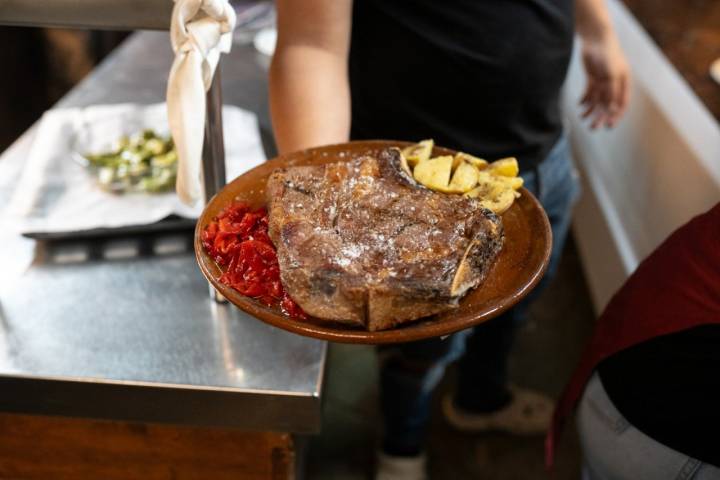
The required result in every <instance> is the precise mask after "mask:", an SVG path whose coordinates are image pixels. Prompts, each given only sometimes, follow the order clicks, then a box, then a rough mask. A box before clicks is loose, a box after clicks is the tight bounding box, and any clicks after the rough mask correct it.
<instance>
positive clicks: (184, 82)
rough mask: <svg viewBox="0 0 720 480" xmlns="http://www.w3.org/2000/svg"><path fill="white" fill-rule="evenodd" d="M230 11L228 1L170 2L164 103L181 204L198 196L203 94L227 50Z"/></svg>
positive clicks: (232, 16) (191, 202) (231, 21)
mask: <svg viewBox="0 0 720 480" xmlns="http://www.w3.org/2000/svg"><path fill="white" fill-rule="evenodd" d="M233 28H235V11H234V10H233V8H232V6H231V5H230V2H228V0H175V7H174V8H173V13H172V20H171V23H170V40H171V42H172V48H173V51H174V52H175V61H174V62H173V65H172V68H171V69H170V77H169V79H168V87H167V107H168V118H169V121H170V131H171V132H172V136H173V140H174V141H175V145H176V148H177V152H178V161H179V164H178V176H177V183H176V190H177V194H178V196H179V197H180V200H182V201H183V202H184V203H185V204H187V205H190V206H192V205H195V203H196V202H197V200H198V198H200V196H201V195H202V187H201V179H200V174H201V155H202V145H203V136H204V126H205V93H206V92H207V91H208V89H209V88H210V84H211V83H212V78H213V75H214V73H215V68H216V67H217V64H218V60H219V59H220V54H221V53H228V52H229V51H230V47H231V45H232V31H233Z"/></svg>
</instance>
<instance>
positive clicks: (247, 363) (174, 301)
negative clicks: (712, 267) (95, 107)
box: [0, 32, 326, 433]
mask: <svg viewBox="0 0 720 480" xmlns="http://www.w3.org/2000/svg"><path fill="white" fill-rule="evenodd" d="M171 61H172V58H171V50H170V46H169V41H168V39H167V33H151V32H142V33H138V34H135V35H134V36H132V37H131V38H130V39H129V40H128V41H127V42H126V43H125V44H124V45H123V46H122V47H121V48H120V49H119V50H117V51H116V52H115V53H114V54H113V55H112V56H111V57H110V58H109V59H108V60H107V61H105V62H104V63H103V64H102V65H100V66H99V67H98V68H97V69H96V70H95V71H94V72H93V73H92V74H91V75H90V76H89V77H88V78H87V79H86V80H85V81H83V82H82V83H81V84H80V85H79V86H78V87H77V88H75V89H74V90H73V91H72V92H70V94H68V95H67V96H66V97H65V98H64V99H63V100H62V101H61V102H60V105H59V106H84V105H91V104H94V103H117V102H140V103H154V102H157V101H162V100H163V97H164V92H165V82H166V78H167V72H168V71H169V67H170V63H171ZM264 61H265V59H263V58H261V57H259V54H257V53H256V52H255V51H254V50H253V49H252V48H250V47H248V46H237V45H236V46H234V48H233V52H232V53H231V55H230V56H229V57H226V58H224V63H223V71H222V74H223V93H224V96H225V98H224V102H225V103H229V104H234V105H238V106H240V107H243V108H246V109H248V110H252V111H255V112H256V113H258V116H259V118H260V123H261V125H262V126H263V128H264V129H265V131H266V132H267V130H268V128H269V124H268V115H267V106H266V84H265V78H266V74H265V71H264V68H263V66H262V65H263V62H264ZM33 132H34V129H31V130H30V131H28V132H27V133H26V134H25V135H24V136H23V137H21V138H20V139H19V140H18V141H17V142H16V143H15V144H14V145H13V146H12V147H11V148H10V149H9V150H8V151H6V152H5V153H4V154H3V155H2V157H0V202H4V201H6V199H7V197H8V196H9V195H10V193H11V190H12V187H13V186H14V178H15V177H16V176H17V175H18V174H19V171H20V170H21V166H22V162H23V159H24V157H25V156H26V154H27V152H28V149H29V148H30V146H31V143H32V142H31V141H32V135H33ZM0 227H2V225H0ZM7 228H8V225H5V226H4V228H2V230H3V231H5V232H7ZM2 235H3V236H0V411H10V412H27V413H39V414H56V415H69V416H80V417H89V418H109V419H118V420H131V421H146V422H154V421H159V422H172V423H181V424H196V425H223V426H236V427H242V428H248V429H258V430H280V431H289V432H296V433H309V432H316V431H318V430H319V427H320V400H321V391H322V377H323V371H324V366H325V354H326V344H325V343H324V342H320V341H316V340H312V339H308V338H303V337H299V336H295V335H292V334H289V333H286V332H284V331H280V330H277V329H274V328H272V327H269V326H267V325H265V324H263V323H260V322H259V321H257V320H255V319H253V318H251V317H249V316H248V315H246V314H244V313H242V312H240V311H239V310H237V309H236V308H234V307H232V306H229V305H218V304H215V303H214V302H213V301H211V300H210V299H209V297H208V294H207V283H206V282H205V280H204V278H203V277H202V275H201V273H200V271H199V269H198V267H197V265H196V263H195V259H194V256H193V254H192V251H191V244H190V242H189V237H188V236H187V235H186V236H185V237H168V238H165V237H162V236H155V237H148V238H144V239H137V238H130V239H125V240H123V241H106V242H98V241H94V242H90V243H83V242H74V243H73V242H70V243H67V242H66V243H62V244H49V243H44V242H41V243H39V244H37V245H36V244H35V243H34V242H31V241H26V240H21V239H20V238H19V237H17V235H8V234H7V233H4V234H2ZM29 261H30V262H32V265H31V266H30V267H29V268H26V263H27V262H29Z"/></svg>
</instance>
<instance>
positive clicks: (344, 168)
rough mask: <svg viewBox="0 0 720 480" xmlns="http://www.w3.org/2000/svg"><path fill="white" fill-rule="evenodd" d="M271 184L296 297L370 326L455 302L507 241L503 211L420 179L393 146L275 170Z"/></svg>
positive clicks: (282, 255) (285, 273)
mask: <svg viewBox="0 0 720 480" xmlns="http://www.w3.org/2000/svg"><path fill="white" fill-rule="evenodd" d="M267 193H268V199H269V223H270V237H271V238H272V241H273V243H274V244H275V246H276V248H277V254H278V259H279V262H280V270H281V278H282V281H283V284H284V285H285V288H286V289H287V291H288V292H289V294H290V295H291V296H292V298H293V299H294V300H295V301H296V302H297V303H298V304H299V305H300V306H301V307H302V308H303V309H304V310H305V311H306V312H307V313H308V314H310V315H312V316H314V317H318V318H323V319H328V320H335V321H338V322H342V323H348V324H352V325H357V326H361V327H364V328H367V329H368V330H371V331H373V330H382V329H387V328H391V327H393V326H395V325H397V324H399V323H403V322H408V321H411V320H415V319H417V318H420V317H424V316H427V315H432V314H435V313H438V312H442V311H445V310H448V309H451V308H454V307H456V306H457V304H458V299H459V298H460V297H462V296H463V295H464V294H465V293H466V292H467V290H469V289H471V288H474V287H476V286H477V285H479V284H480V283H481V282H482V281H483V279H484V277H485V275H486V274H487V272H488V270H489V269H490V267H491V266H492V264H493V262H494V260H495V258H496V257H497V255H498V253H499V251H500V249H501V248H502V244H503V228H502V223H501V221H500V219H499V218H498V217H497V216H496V215H494V214H493V213H492V212H490V211H489V210H486V209H484V208H482V207H481V206H480V205H479V203H478V202H476V201H475V200H473V199H466V198H463V197H461V196H458V195H446V194H442V193H436V192H433V191H431V190H428V189H426V188H424V187H421V186H418V185H417V184H415V182H414V181H413V180H412V179H411V178H409V177H407V176H405V174H404V173H403V172H402V170H401V169H400V168H399V152H398V151H397V150H396V149H389V150H386V151H384V152H383V153H382V154H381V155H380V156H379V157H378V158H372V157H362V158H359V159H355V160H352V161H348V162H339V163H333V164H327V165H322V166H304V167H291V168H287V169H283V170H276V171H275V172H273V173H272V175H271V176H270V178H269V179H268V183H267Z"/></svg>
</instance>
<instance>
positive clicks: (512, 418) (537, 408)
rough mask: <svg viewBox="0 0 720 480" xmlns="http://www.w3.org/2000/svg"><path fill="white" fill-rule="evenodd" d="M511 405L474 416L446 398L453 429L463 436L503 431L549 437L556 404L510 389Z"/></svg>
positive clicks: (544, 397)
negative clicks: (546, 434)
mask: <svg viewBox="0 0 720 480" xmlns="http://www.w3.org/2000/svg"><path fill="white" fill-rule="evenodd" d="M510 391H511V392H512V395H513V398H512V400H511V401H510V403H509V404H508V405H507V406H506V407H504V408H502V409H500V410H498V411H496V412H489V413H473V412H468V411H466V410H463V409H461V408H459V407H458V406H457V405H455V402H454V400H453V395H452V394H447V395H445V397H444V398H443V402H442V409H443V413H444V414H445V418H447V421H448V423H449V424H450V425H452V426H453V427H455V428H456V429H458V430H461V431H463V432H487V431H503V432H507V433H511V434H513V435H538V434H542V433H545V432H546V431H547V429H548V427H549V426H550V421H551V420H552V414H553V407H554V402H553V400H552V399H551V398H550V397H548V396H547V395H544V394H542V393H540V392H535V391H533V390H527V389H524V388H519V387H515V386H511V387H510Z"/></svg>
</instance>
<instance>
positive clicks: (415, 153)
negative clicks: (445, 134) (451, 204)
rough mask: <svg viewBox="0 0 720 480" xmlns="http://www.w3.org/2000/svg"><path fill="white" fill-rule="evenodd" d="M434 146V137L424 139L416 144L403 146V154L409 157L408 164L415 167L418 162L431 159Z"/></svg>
mask: <svg viewBox="0 0 720 480" xmlns="http://www.w3.org/2000/svg"><path fill="white" fill-rule="evenodd" d="M434 146H435V142H434V141H433V140H432V139H429V140H423V141H421V142H418V143H416V144H415V145H410V146H409V147H405V148H403V150H402V154H403V155H404V156H405V158H406V159H407V163H408V165H410V166H411V167H414V166H415V165H417V164H418V163H420V162H422V161H425V160H429V159H430V155H432V150H433V147H434Z"/></svg>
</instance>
